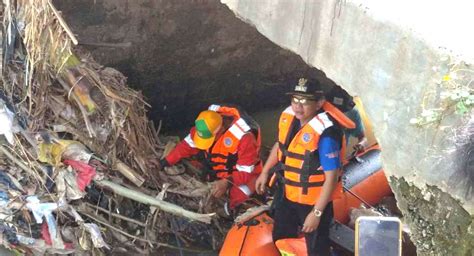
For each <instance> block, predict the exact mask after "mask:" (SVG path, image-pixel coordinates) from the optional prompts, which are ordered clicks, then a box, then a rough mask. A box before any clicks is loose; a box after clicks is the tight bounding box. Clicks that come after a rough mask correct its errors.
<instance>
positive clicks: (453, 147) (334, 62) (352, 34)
mask: <svg viewBox="0 0 474 256" xmlns="http://www.w3.org/2000/svg"><path fill="white" fill-rule="evenodd" d="M221 2H222V3H224V4H226V5H227V6H228V7H229V8H230V9H231V10H233V11H234V12H235V14H236V15H237V16H238V17H239V18H241V19H243V20H244V21H246V22H248V23H249V24H251V25H253V26H255V27H256V28H257V30H258V31H259V32H260V33H262V34H263V35H265V36H266V37H268V38H269V39H270V40H271V41H273V42H274V43H276V44H278V45H280V46H282V47H284V48H287V49H289V50H291V51H293V52H295V53H297V54H299V55H300V56H301V57H302V58H303V59H304V60H305V61H306V62H307V63H308V64H310V65H312V66H314V67H316V68H318V69H320V70H322V71H323V72H325V73H326V75H327V76H328V78H330V79H332V80H333V81H335V82H336V83H337V84H339V85H341V86H342V87H344V88H345V89H346V90H348V91H349V92H351V93H353V94H357V95H359V96H360V97H361V98H362V100H363V102H364V104H365V106H366V109H367V112H368V114H369V116H370V118H371V120H372V121H373V124H374V130H375V132H376V136H377V138H378V140H379V142H380V143H381V145H382V147H383V149H384V153H383V159H384V165H385V170H386V171H387V174H388V175H389V176H391V177H392V179H391V182H392V184H391V185H392V188H394V189H395V190H396V191H395V192H396V195H397V199H398V201H399V203H400V206H401V207H402V208H403V209H402V210H404V213H405V214H406V216H407V218H408V219H407V220H406V222H407V223H409V224H412V225H411V227H412V228H414V231H413V233H414V237H415V240H416V239H418V238H419V239H421V240H423V239H425V241H423V242H420V243H418V244H417V246H418V252H419V253H422V254H443V253H448V254H450V255H457V254H465V253H469V249H466V248H469V247H471V248H472V246H474V245H473V234H472V232H473V231H472V229H469V228H467V227H468V226H469V225H471V227H472V214H473V213H474V199H473V195H474V191H473V185H474V160H473V157H474V156H473V155H474V154H473V153H472V152H473V151H474V150H473V147H474V139H473V136H472V133H473V130H474V124H473V121H472V113H473V111H472V107H471V108H469V110H468V112H467V113H465V114H464V115H455V114H453V113H452V109H453V108H452V107H449V106H448V105H446V101H444V100H442V98H441V97H440V93H441V92H442V91H443V90H444V89H445V87H446V86H447V82H446V81H447V80H450V79H453V80H451V81H448V82H452V84H464V85H466V84H467V83H472V79H473V74H474V71H473V70H472V68H471V67H470V66H469V65H465V64H464V63H462V62H461V60H472V59H474V58H473V57H474V54H473V49H474V48H473V47H472V45H474V42H473V40H472V38H469V37H470V36H466V34H467V31H465V30H463V29H460V27H461V28H462V27H465V26H466V25H467V24H472V20H473V18H472V15H468V14H469V13H468V12H469V11H468V10H472V8H469V6H470V5H472V4H471V3H470V2H469V1H462V2H461V1H455V2H454V3H451V2H450V3H449V5H447V3H446V2H443V3H433V2H427V1H423V3H424V4H421V3H418V4H416V3H413V4H412V2H407V1H391V2H390V3H389V2H387V1H336V0H329V1H310V0H307V1H289V0H259V1H254V0H221ZM379 2H383V3H379ZM428 4H429V6H427V5H428ZM456 4H457V5H456ZM425 5H426V6H425ZM422 7H423V8H422ZM450 7H451V9H450ZM438 12H439V13H438ZM463 14H466V15H463ZM460 19H464V21H463V20H460ZM444 31H446V33H445V34H443V33H444ZM436 33H438V34H439V35H434V34H436ZM440 46H443V47H445V48H447V49H449V50H453V51H454V52H453V51H451V52H448V51H447V50H446V49H443V48H439V47H440ZM455 55H456V57H454V56H455ZM455 63H460V64H459V65H453V64H455ZM460 67H462V68H460ZM453 69H457V70H460V69H465V70H467V71H466V72H461V73H459V72H457V76H454V75H453V74H452V73H451V75H450V76H449V77H446V75H449V74H450V72H452V71H453ZM443 77H444V79H445V82H441V81H442V80H443ZM448 85H449V84H448ZM472 86H473V85H472V84H471V85H470V88H471V91H470V93H471V95H472ZM430 108H441V109H446V111H444V112H443V118H442V120H441V121H440V122H437V123H436V124H435V125H425V126H422V127H417V126H414V125H412V124H410V119H412V118H414V117H417V116H420V113H421V112H422V110H423V109H430ZM400 184H404V185H403V186H401V185H400ZM406 184H409V185H406ZM408 187H414V188H418V189H417V190H416V191H417V192H416V193H419V195H418V196H415V197H407V196H406V190H405V191H397V190H398V189H399V188H408ZM438 188H439V189H440V191H441V192H439V191H438V190H437V189H438ZM433 189H436V191H434V190H433ZM410 191H415V190H410ZM413 193H415V192H413ZM443 193H444V194H443ZM435 194H436V195H441V194H443V196H448V197H449V198H451V199H452V201H450V202H449V206H447V205H443V204H441V205H440V204H439V202H437V200H443V202H447V201H446V200H445V199H442V198H444V197H441V196H433V195H435ZM417 200H418V202H417ZM419 200H421V201H423V202H426V204H423V207H424V208H423V209H420V210H418V211H417V210H416V206H417V204H418V203H419V202H420V201H419ZM452 209H457V210H456V211H458V210H459V214H458V216H459V217H460V218H461V219H463V220H465V222H462V221H461V222H456V221H455V220H452V219H449V218H448V217H449V216H450V214H452V213H453V211H452ZM411 213H415V214H413V216H411V215H410V214H411ZM433 213H439V216H436V217H434V214H433ZM417 219H423V220H426V221H427V222H432V223H434V225H435V227H434V228H433V229H434V232H441V233H442V232H451V234H453V233H452V232H454V233H455V236H457V240H456V239H453V240H451V242H449V241H443V238H440V239H437V238H434V237H429V239H428V238H427V235H426V232H425V233H423V234H422V233H421V232H422V230H423V229H426V227H423V226H416V221H417ZM441 222H442V224H440V223H441ZM455 223H457V224H455ZM459 223H463V224H462V225H461V226H462V227H463V230H464V231H463V232H458V233H456V231H447V230H448V229H443V226H449V225H451V224H452V225H454V226H458V225H459ZM437 224H439V226H436V225H437ZM466 228H467V229H466ZM428 240H430V241H431V242H428V244H426V241H428ZM453 241H458V242H453ZM459 241H461V242H459ZM462 241H464V242H462ZM436 243H438V244H436ZM443 243H446V246H447V247H446V248H443V249H438V248H436V247H439V246H440V244H443ZM463 243H464V245H462V246H461V245H460V244H463ZM443 245H444V244H443ZM455 245H456V246H455ZM463 246H465V247H463ZM466 246H467V247H466ZM420 247H423V248H420ZM461 247H462V248H464V249H459V248H461ZM458 249H459V250H458ZM441 250H444V251H441ZM471 252H472V251H471ZM444 255H447V254H444Z"/></svg>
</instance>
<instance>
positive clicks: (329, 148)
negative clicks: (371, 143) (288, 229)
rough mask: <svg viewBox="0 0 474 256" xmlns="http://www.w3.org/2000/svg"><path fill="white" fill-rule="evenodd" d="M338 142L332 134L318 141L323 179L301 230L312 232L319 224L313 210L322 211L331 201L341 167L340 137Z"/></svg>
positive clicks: (318, 219)
mask: <svg viewBox="0 0 474 256" xmlns="http://www.w3.org/2000/svg"><path fill="white" fill-rule="evenodd" d="M338 140H339V142H338V141H337V140H336V139H335V138H333V137H332V136H327V135H326V136H325V135H323V136H321V139H320V141H319V145H318V148H319V159H320V162H321V166H322V168H323V170H324V175H325V181H324V184H323V187H322V189H321V194H320V195H319V198H318V201H317V202H316V204H315V205H314V207H313V211H311V212H310V213H309V214H308V216H307V217H306V219H305V222H304V224H303V229H302V231H303V232H306V233H310V232H313V231H314V230H315V229H316V228H318V226H319V221H320V217H316V215H315V214H314V211H315V210H318V211H321V212H323V211H324V209H326V206H327V204H328V203H329V202H330V201H331V196H332V193H333V192H334V189H335V188H336V185H337V178H338V172H339V170H340V168H341V160H340V157H341V156H340V140H341V139H340V138H339V139H338Z"/></svg>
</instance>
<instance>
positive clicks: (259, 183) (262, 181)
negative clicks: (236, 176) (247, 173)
mask: <svg viewBox="0 0 474 256" xmlns="http://www.w3.org/2000/svg"><path fill="white" fill-rule="evenodd" d="M267 180H268V173H264V172H262V173H260V175H259V176H258V178H257V180H256V181H255V190H256V191H257V194H259V195H262V194H263V193H265V189H266V185H267Z"/></svg>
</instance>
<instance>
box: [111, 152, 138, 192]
mask: <svg viewBox="0 0 474 256" xmlns="http://www.w3.org/2000/svg"><path fill="white" fill-rule="evenodd" d="M113 169H114V170H116V171H118V172H120V173H121V174H123V176H125V177H126V178H127V179H128V180H129V181H131V182H133V184H135V185H136V186H137V187H141V186H142V185H143V183H144V182H145V178H143V177H142V176H140V175H139V174H138V173H136V172H135V171H134V170H133V169H132V168H130V167H128V165H126V164H125V163H123V162H122V161H120V160H118V159H117V160H116V162H115V165H114V168H113Z"/></svg>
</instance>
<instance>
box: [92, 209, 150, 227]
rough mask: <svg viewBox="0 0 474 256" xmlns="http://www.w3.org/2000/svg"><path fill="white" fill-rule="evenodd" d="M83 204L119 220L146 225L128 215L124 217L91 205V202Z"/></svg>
mask: <svg viewBox="0 0 474 256" xmlns="http://www.w3.org/2000/svg"><path fill="white" fill-rule="evenodd" d="M84 205H85V206H87V207H89V208H92V209H93V210H99V211H101V212H103V213H107V214H109V215H111V216H113V217H115V218H118V219H121V220H125V221H128V222H131V223H134V224H137V225H139V226H142V227H146V224H145V223H143V222H140V221H138V220H134V219H130V218H128V217H125V216H123V215H120V214H116V213H113V212H109V211H108V210H106V209H104V208H101V207H97V206H95V205H92V204H89V203H84Z"/></svg>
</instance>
